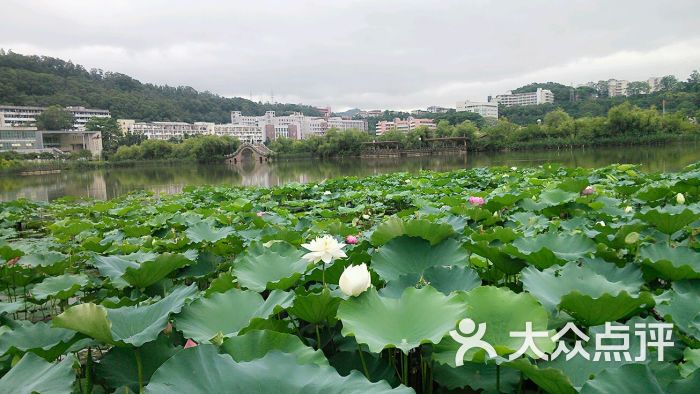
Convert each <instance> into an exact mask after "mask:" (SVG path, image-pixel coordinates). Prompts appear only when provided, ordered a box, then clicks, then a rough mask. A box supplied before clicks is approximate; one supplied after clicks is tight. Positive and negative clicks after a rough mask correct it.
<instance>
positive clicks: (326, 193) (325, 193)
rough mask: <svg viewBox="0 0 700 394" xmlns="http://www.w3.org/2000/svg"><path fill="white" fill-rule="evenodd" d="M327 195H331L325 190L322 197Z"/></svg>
mask: <svg viewBox="0 0 700 394" xmlns="http://www.w3.org/2000/svg"><path fill="white" fill-rule="evenodd" d="M329 194H331V192H330V191H328V190H326V191H325V192H323V195H324V196H327V195H329Z"/></svg>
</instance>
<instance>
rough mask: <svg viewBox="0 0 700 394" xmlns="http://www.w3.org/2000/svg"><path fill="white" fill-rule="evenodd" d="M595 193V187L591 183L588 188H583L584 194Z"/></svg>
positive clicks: (582, 192) (582, 193)
mask: <svg viewBox="0 0 700 394" xmlns="http://www.w3.org/2000/svg"><path fill="white" fill-rule="evenodd" d="M593 193H595V187H593V186H590V185H589V186H586V188H585V189H583V191H581V195H582V196H590V195H591V194H593Z"/></svg>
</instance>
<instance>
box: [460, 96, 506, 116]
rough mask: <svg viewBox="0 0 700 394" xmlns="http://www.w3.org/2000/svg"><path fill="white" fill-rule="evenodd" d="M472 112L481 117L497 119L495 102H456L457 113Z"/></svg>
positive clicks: (496, 104)
mask: <svg viewBox="0 0 700 394" xmlns="http://www.w3.org/2000/svg"><path fill="white" fill-rule="evenodd" d="M464 111H466V112H474V113H476V114H479V115H481V116H483V117H485V118H486V117H489V118H498V103H497V102H493V101H492V102H479V101H469V100H467V101H459V102H457V112H464Z"/></svg>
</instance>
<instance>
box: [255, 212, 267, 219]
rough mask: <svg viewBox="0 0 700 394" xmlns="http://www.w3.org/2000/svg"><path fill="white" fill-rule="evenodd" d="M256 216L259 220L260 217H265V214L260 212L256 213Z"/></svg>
mask: <svg viewBox="0 0 700 394" xmlns="http://www.w3.org/2000/svg"><path fill="white" fill-rule="evenodd" d="M256 215H257V216H258V217H259V218H261V217H263V216H265V212H264V211H260V212H258V213H256Z"/></svg>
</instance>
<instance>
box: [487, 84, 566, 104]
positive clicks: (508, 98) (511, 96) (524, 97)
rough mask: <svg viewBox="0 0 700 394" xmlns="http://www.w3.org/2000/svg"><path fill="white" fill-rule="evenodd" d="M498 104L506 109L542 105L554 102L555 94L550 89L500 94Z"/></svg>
mask: <svg viewBox="0 0 700 394" xmlns="http://www.w3.org/2000/svg"><path fill="white" fill-rule="evenodd" d="M496 102H497V103H498V104H500V105H503V106H505V107H512V106H519V105H540V104H546V103H553V102H554V93H552V91H551V90H549V89H542V88H537V91H536V92H529V93H511V92H508V93H506V94H499V95H498V96H496Z"/></svg>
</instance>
